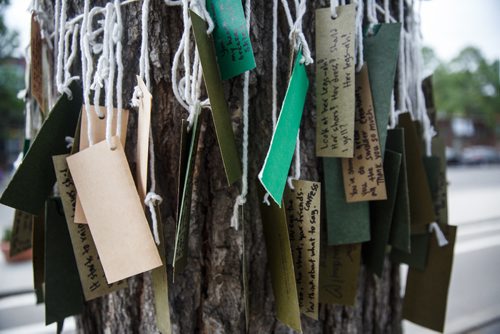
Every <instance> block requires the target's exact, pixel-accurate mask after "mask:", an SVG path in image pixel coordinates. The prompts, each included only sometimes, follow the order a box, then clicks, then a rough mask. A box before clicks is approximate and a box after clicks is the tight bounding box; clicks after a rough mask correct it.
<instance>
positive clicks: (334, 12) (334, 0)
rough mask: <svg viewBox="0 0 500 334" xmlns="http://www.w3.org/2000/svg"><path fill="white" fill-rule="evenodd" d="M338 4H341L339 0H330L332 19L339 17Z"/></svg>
mask: <svg viewBox="0 0 500 334" xmlns="http://www.w3.org/2000/svg"><path fill="white" fill-rule="evenodd" d="M338 5H339V1H338V0H330V11H331V13H332V19H336V18H337V17H338V15H337V7H338Z"/></svg>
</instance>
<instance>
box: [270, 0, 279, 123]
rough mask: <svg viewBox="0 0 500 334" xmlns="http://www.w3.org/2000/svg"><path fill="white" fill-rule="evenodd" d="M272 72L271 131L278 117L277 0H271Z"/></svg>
mask: <svg viewBox="0 0 500 334" xmlns="http://www.w3.org/2000/svg"><path fill="white" fill-rule="evenodd" d="M272 67H273V73H272V108H271V110H272V117H273V131H274V129H275V128H276V122H277V119H278V107H277V105H278V103H277V101H278V92H277V72H278V0H273V64H272Z"/></svg>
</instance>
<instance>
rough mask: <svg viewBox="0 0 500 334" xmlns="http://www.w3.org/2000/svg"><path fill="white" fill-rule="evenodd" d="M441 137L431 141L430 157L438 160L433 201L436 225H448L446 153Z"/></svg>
mask: <svg viewBox="0 0 500 334" xmlns="http://www.w3.org/2000/svg"><path fill="white" fill-rule="evenodd" d="M445 150H446V149H445V144H444V141H443V139H442V138H441V137H434V138H433V139H432V155H433V156H435V157H437V158H439V177H438V184H437V190H436V197H435V199H434V209H435V210H436V216H437V223H438V224H441V225H448V180H447V179H446V151H445Z"/></svg>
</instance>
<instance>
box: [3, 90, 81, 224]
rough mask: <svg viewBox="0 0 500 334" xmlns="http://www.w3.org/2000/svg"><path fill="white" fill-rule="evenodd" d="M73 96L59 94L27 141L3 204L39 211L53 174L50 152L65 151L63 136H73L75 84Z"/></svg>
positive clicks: (76, 104) (76, 100) (78, 94)
mask: <svg viewBox="0 0 500 334" xmlns="http://www.w3.org/2000/svg"><path fill="white" fill-rule="evenodd" d="M70 89H71V92H72V94H73V98H72V99H71V100H70V99H68V97H67V96H66V95H63V96H61V98H59V100H58V101H57V103H56V105H55V106H54V108H52V111H51V112H50V114H49V116H48V117H47V119H46V120H45V122H44V123H43V125H42V128H41V129H40V132H39V133H38V135H37V136H36V138H35V140H34V141H33V143H32V144H31V147H30V149H29V150H28V153H27V154H26V156H25V158H24V160H23V162H22V163H21V165H20V166H19V168H18V169H17V171H16V173H15V174H14V176H13V177H12V180H11V181H10V183H9V185H8V186H7V188H6V189H5V191H4V192H3V194H2V197H1V198H0V202H1V203H2V204H5V205H7V206H10V207H13V208H16V209H18V210H22V211H25V212H28V213H31V214H33V215H36V214H38V213H40V211H41V210H42V209H43V206H44V204H45V200H46V199H47V197H48V196H49V194H50V192H51V190H52V187H53V186H54V183H55V182H56V175H55V173H54V168H53V165H52V156H53V155H58V154H64V153H67V152H68V149H67V148H66V140H65V138H66V137H67V136H69V137H73V135H74V134H75V129H76V124H77V122H78V117H79V114H80V109H81V108H82V96H81V94H82V92H81V88H80V87H79V85H78V84H76V83H75V82H73V83H72V84H71V85H70Z"/></svg>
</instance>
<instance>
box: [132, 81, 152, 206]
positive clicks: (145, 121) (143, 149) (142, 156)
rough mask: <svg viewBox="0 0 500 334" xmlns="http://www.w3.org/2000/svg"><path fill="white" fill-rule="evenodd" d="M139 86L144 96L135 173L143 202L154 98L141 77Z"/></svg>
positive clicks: (138, 131)
mask: <svg viewBox="0 0 500 334" xmlns="http://www.w3.org/2000/svg"><path fill="white" fill-rule="evenodd" d="M137 85H138V86H139V89H140V91H141V95H142V96H141V97H140V99H139V100H140V103H139V120H138V122H137V123H138V125H137V126H138V128H137V148H136V162H137V166H136V171H135V182H136V183H137V191H138V192H139V198H140V199H141V201H144V199H145V198H146V193H147V183H148V153H149V131H150V128H151V101H152V99H153V96H152V95H151V93H150V92H149V91H148V88H147V87H146V84H144V81H142V79H141V78H140V77H139V76H137Z"/></svg>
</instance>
